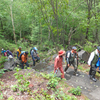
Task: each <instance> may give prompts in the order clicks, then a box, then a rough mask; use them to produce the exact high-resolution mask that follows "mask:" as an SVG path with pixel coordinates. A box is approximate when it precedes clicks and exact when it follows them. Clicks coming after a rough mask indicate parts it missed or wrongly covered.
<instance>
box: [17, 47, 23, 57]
mask: <svg viewBox="0 0 100 100" xmlns="http://www.w3.org/2000/svg"><path fill="white" fill-rule="evenodd" d="M21 49H22V48H21V47H19V48H18V50H17V58H18V59H19V57H20V54H21Z"/></svg>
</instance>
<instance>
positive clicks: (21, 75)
mask: <svg viewBox="0 0 100 100" xmlns="http://www.w3.org/2000/svg"><path fill="white" fill-rule="evenodd" d="M71 88H72V87H71V86H68V85H67V83H66V82H65V80H64V79H60V78H58V77H56V76H55V75H54V74H53V73H51V74H47V73H40V72H36V71H35V70H34V69H24V70H20V69H18V68H17V69H16V71H11V72H6V73H5V74H4V75H3V76H2V77H1V78H0V100H88V99H87V98H86V97H85V96H84V95H83V94H81V92H80V94H79V95H80V96H77V95H75V94H74V95H73V94H72V93H69V92H68V91H69V90H70V89H71ZM76 90H77V89H73V91H74V92H75V91H76ZM79 90H80V89H79ZM77 94H78V93H77Z"/></svg>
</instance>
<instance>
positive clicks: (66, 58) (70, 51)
mask: <svg viewBox="0 0 100 100" xmlns="http://www.w3.org/2000/svg"><path fill="white" fill-rule="evenodd" d="M68 53H70V56H69V58H70V57H71V51H67V52H66V56H65V60H67V55H68Z"/></svg>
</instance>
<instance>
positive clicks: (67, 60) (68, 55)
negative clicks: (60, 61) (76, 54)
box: [66, 52, 70, 64]
mask: <svg viewBox="0 0 100 100" xmlns="http://www.w3.org/2000/svg"><path fill="white" fill-rule="evenodd" d="M66 56H67V59H66V62H67V64H69V57H70V52H69V53H68V54H67V55H66Z"/></svg>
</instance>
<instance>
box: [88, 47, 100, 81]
mask: <svg viewBox="0 0 100 100" xmlns="http://www.w3.org/2000/svg"><path fill="white" fill-rule="evenodd" d="M99 55H100V46H98V47H97V49H96V50H95V51H93V52H92V53H91V54H90V57H89V59H88V66H89V67H90V71H89V77H90V79H92V80H93V81H94V82H96V81H97V79H96V78H95V74H96V63H97V61H98V59H99Z"/></svg>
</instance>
